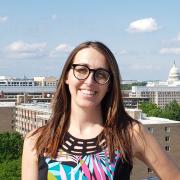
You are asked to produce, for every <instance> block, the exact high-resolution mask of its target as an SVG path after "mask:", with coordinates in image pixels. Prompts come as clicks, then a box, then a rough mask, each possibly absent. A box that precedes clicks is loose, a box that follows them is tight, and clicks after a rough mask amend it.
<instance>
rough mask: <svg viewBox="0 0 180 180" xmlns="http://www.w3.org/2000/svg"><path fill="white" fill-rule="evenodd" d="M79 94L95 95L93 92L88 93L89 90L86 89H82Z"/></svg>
mask: <svg viewBox="0 0 180 180" xmlns="http://www.w3.org/2000/svg"><path fill="white" fill-rule="evenodd" d="M81 92H82V93H83V94H86V95H95V93H96V92H95V91H90V90H86V89H82V90H81Z"/></svg>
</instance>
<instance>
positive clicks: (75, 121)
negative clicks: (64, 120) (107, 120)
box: [68, 106, 103, 138]
mask: <svg viewBox="0 0 180 180" xmlns="http://www.w3.org/2000/svg"><path fill="white" fill-rule="evenodd" d="M102 129H103V118H102V112H101V107H100V106H98V107H95V108H87V109H85V108H80V107H73V108H72V107H71V115H70V125H69V130H68V131H69V132H70V133H71V134H73V135H75V136H81V137H88V138H90V137H94V136H96V135H98V134H99V133H100V132H101V131H102ZM92 132H93V133H92Z"/></svg>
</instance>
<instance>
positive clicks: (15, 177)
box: [0, 158, 21, 180]
mask: <svg viewBox="0 0 180 180" xmlns="http://www.w3.org/2000/svg"><path fill="white" fill-rule="evenodd" d="M0 179H2V180H3V179H5V180H20V179H21V158H18V159H15V160H11V161H4V162H3V163H1V164H0Z"/></svg>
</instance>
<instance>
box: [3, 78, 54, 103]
mask: <svg viewBox="0 0 180 180" xmlns="http://www.w3.org/2000/svg"><path fill="white" fill-rule="evenodd" d="M56 86H57V79H56V78H55V77H34V78H33V79H27V78H24V79H17V78H8V77H4V76H0V102H3V101H6V102H9V101H11V102H12V101H14V102H18V103H20V102H24V103H28V102H32V101H37V102H39V101H40V102H50V101H51V99H52V97H53V94H54V91H55V89H56Z"/></svg>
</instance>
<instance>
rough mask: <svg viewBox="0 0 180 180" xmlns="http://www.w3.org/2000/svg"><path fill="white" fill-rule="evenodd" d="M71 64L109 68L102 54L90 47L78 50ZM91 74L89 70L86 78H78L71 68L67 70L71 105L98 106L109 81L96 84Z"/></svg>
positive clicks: (91, 67)
mask: <svg viewBox="0 0 180 180" xmlns="http://www.w3.org/2000/svg"><path fill="white" fill-rule="evenodd" d="M73 64H80V65H85V66H87V67H88V68H90V69H95V70H96V69H99V68H102V69H105V70H107V71H108V70H109V69H108V65H107V62H106V59H105V57H104V55H103V54H101V53H100V52H98V51H97V50H96V49H94V48H91V47H90V48H85V49H82V50H80V51H79V52H78V53H77V54H76V56H75V58H74V60H73ZM81 71H82V70H81ZM96 74H97V73H96ZM93 76H94V72H90V74H89V76H88V77H87V79H84V80H78V79H77V78H76V77H75V76H74V74H73V69H70V70H69V72H68V75H67V79H66V84H67V85H68V86H69V91H70V94H71V106H72V107H73V106H78V107H82V108H93V107H97V106H100V103H101V101H102V99H103V97H104V96H105V94H106V92H107V91H108V84H109V82H107V83H106V84H103V85H102V84H98V83H97V82H96V81H95V80H94V77H93ZM98 77H99V76H98Z"/></svg>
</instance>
